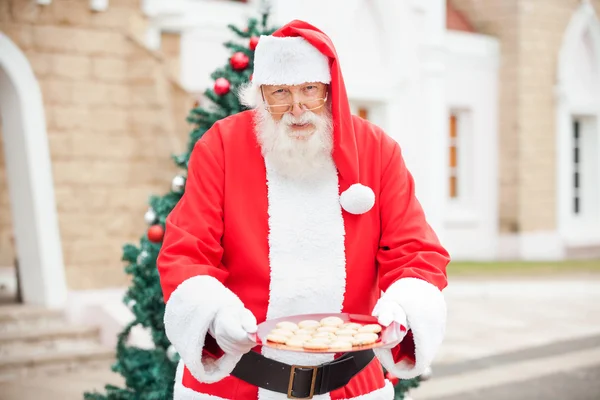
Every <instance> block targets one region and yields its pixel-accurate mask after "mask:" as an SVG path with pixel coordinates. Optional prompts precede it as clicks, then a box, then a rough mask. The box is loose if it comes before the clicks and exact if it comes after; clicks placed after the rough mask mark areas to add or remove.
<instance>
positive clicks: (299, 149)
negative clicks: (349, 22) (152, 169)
mask: <svg viewBox="0 0 600 400" xmlns="http://www.w3.org/2000/svg"><path fill="white" fill-rule="evenodd" d="M253 73H254V75H253V79H252V83H251V85H249V86H248V87H246V88H245V89H244V91H243V93H242V98H243V101H244V103H245V104H247V105H248V106H249V107H250V108H251V110H249V111H244V112H241V113H239V114H236V115H233V116H230V117H227V118H225V119H223V120H221V121H219V122H217V123H216V124H215V125H214V126H213V127H212V128H211V129H210V130H209V131H208V132H206V134H205V135H204V136H203V137H202V139H200V140H199V141H198V142H197V143H196V145H195V148H194V150H193V153H192V155H191V158H190V163H189V167H188V179H187V184H186V190H185V194H184V196H183V198H182V199H181V200H180V201H179V203H178V204H177V206H176V207H175V209H174V210H173V211H172V213H171V214H170V215H169V217H168V219H167V221H166V233H165V236H164V241H163V245H162V249H161V252H160V255H159V257H158V269H159V272H160V279H161V285H162V288H163V291H164V297H165V301H166V309H165V320H164V321H165V329H166V333H167V335H168V338H169V340H170V341H171V342H172V344H173V346H174V347H175V349H176V350H177V352H178V353H179V354H180V356H181V362H180V365H179V368H178V372H177V377H176V382H175V388H174V392H175V396H174V398H175V399H178V400H183V399H185V400H191V399H211V400H215V399H235V400H245V399H248V400H250V399H260V400H265V399H286V398H314V399H332V400H333V399H361V400H375V399H382V400H383V399H385V400H391V399H393V397H394V390H393V386H392V385H391V383H390V382H389V381H387V380H386V379H385V378H384V375H383V373H382V365H383V366H384V367H385V368H386V369H387V370H388V371H390V372H391V373H392V374H393V375H395V376H397V377H399V378H401V379H404V378H411V377H415V376H418V375H420V374H421V373H422V372H423V371H424V370H425V369H426V368H427V367H428V366H429V365H430V364H431V362H432V360H433V358H434V355H435V354H436V352H437V350H438V348H439V346H440V344H441V343H442V339H443V336H444V329H445V324H446V308H445V302H444V298H443V296H442V293H441V291H442V289H443V288H444V287H445V286H446V284H447V281H446V265H447V264H448V262H449V256H448V253H447V252H446V250H445V249H444V248H443V247H442V246H441V245H440V243H439V241H438V239H437V237H436V235H435V233H434V232H433V231H432V229H431V227H430V226H429V225H428V223H427V222H426V219H425V215H424V213H423V210H422V208H421V206H420V205H419V202H418V201H417V199H416V198H415V189H414V182H413V178H412V176H411V174H410V172H409V171H408V170H407V168H406V166H405V164H404V161H403V158H402V154H401V150H400V147H399V145H398V144H397V143H396V142H395V141H394V140H393V139H391V138H390V137H389V136H387V135H386V134H385V133H384V132H383V131H382V130H381V129H380V128H378V127H377V126H375V125H373V124H372V123H370V122H368V121H365V120H363V119H361V118H359V117H356V116H353V115H351V112H350V107H349V104H348V98H347V96H346V89H345V86H344V80H343V78H342V73H341V69H340V64H339V61H338V57H337V55H336V51H335V49H334V46H333V44H332V42H331V40H330V39H329V38H328V37H327V36H326V35H325V34H324V33H323V32H321V31H320V30H318V29H317V28H315V27H313V26H311V25H309V24H307V23H305V22H302V21H293V22H291V23H289V24H287V25H286V26H284V27H282V28H281V29H279V30H278V31H277V32H275V33H274V34H273V35H271V36H263V37H261V38H260V41H259V44H258V46H257V47H256V52H255V64H254V72H253ZM346 312H347V313H354V314H363V315H374V316H375V317H377V318H378V321H379V322H380V323H381V324H382V325H384V326H389V325H390V324H391V323H392V322H393V321H396V322H397V323H399V324H401V325H403V326H406V327H407V328H408V331H407V332H406V334H405V335H403V336H402V338H401V339H399V340H398V343H395V346H394V347H390V348H386V349H382V348H380V349H377V350H363V351H359V352H349V353H340V354H315V353H312V354H311V353H302V352H292V351H281V350H275V349H273V348H270V347H265V346H258V345H257V343H255V342H254V341H253V340H252V339H250V338H249V337H251V334H252V333H254V332H256V329H257V323H261V322H263V321H265V320H270V319H274V318H280V317H286V316H291V315H298V314H309V313H346ZM299 366H302V367H299Z"/></svg>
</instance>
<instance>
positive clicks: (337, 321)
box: [320, 316, 344, 327]
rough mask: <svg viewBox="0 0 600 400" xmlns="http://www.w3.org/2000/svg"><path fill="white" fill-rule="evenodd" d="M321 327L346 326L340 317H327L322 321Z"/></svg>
mask: <svg viewBox="0 0 600 400" xmlns="http://www.w3.org/2000/svg"><path fill="white" fill-rule="evenodd" d="M320 322H321V325H323V326H335V327H338V326H340V325H343V324H344V320H343V319H341V318H340V317H335V316H331V317H325V318H323V319H321V321H320Z"/></svg>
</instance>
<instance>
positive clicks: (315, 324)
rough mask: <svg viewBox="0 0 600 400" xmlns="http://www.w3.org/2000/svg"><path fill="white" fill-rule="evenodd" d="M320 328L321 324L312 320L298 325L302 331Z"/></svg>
mask: <svg viewBox="0 0 600 400" xmlns="http://www.w3.org/2000/svg"><path fill="white" fill-rule="evenodd" d="M320 326H321V323H319V321H315V320H312V319H306V320H304V321H300V322H299V323H298V327H299V328H302V329H316V328H318V327H320Z"/></svg>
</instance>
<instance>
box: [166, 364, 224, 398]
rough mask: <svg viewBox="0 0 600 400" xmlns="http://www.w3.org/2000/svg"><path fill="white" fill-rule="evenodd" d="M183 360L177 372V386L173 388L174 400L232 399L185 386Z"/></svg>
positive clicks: (178, 365)
mask: <svg viewBox="0 0 600 400" xmlns="http://www.w3.org/2000/svg"><path fill="white" fill-rule="evenodd" d="M183 368H184V364H183V360H180V361H179V364H177V371H176V372H175V387H174V389H173V400H231V399H225V398H223V397H219V396H213V395H211V394H205V393H199V392H196V391H195V390H192V389H190V388H186V387H185V386H183Z"/></svg>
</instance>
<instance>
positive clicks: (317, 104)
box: [261, 88, 328, 115]
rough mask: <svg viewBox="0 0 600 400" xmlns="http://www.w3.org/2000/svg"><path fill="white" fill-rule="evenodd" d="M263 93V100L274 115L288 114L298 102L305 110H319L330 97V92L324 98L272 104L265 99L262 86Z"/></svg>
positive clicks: (266, 107)
mask: <svg viewBox="0 0 600 400" xmlns="http://www.w3.org/2000/svg"><path fill="white" fill-rule="evenodd" d="M261 94H262V98H263V102H264V104H265V109H266V110H267V111H268V112H269V114H272V115H281V114H286V113H288V112H291V111H292V110H293V109H294V106H295V105H296V104H298V107H300V108H301V109H302V110H304V111H314V110H318V109H319V108H321V107H323V106H324V105H325V104H326V103H327V97H328V94H327V93H325V97H324V98H319V99H311V100H306V101H297V102H295V103H292V104H275V105H270V104H268V103H267V101H266V100H265V95H264V93H263V92H262V88H261Z"/></svg>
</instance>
